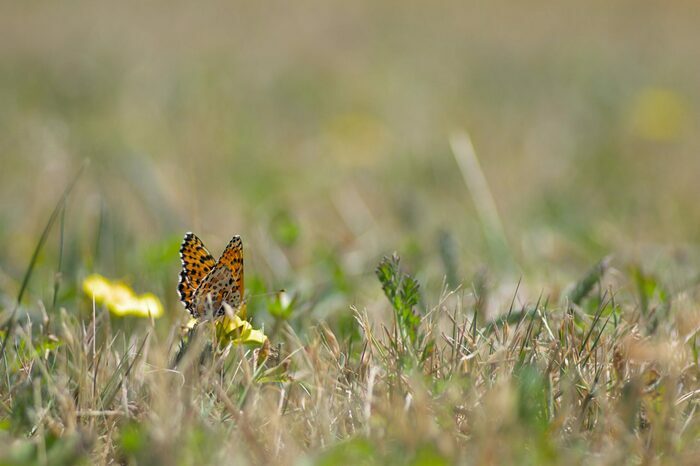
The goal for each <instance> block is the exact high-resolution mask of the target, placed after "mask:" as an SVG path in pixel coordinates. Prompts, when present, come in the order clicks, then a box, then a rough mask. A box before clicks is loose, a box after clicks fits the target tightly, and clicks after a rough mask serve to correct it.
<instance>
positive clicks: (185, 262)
mask: <svg viewBox="0 0 700 466" xmlns="http://www.w3.org/2000/svg"><path fill="white" fill-rule="evenodd" d="M180 259H181V260H182V271H181V272H180V280H179V282H178V284H177V292H178V294H179V295H180V301H182V304H184V305H185V308H187V310H188V311H190V312H192V313H193V314H194V312H193V307H192V304H193V302H192V299H193V297H194V294H195V291H196V290H197V288H198V287H199V285H200V284H201V283H202V281H203V280H204V278H205V277H206V276H207V274H209V272H211V270H212V269H213V268H214V267H215V265H216V261H215V260H214V258H213V257H212V255H211V254H209V251H207V248H205V247H204V244H203V243H202V240H200V239H199V238H198V237H197V235H195V234H194V233H187V234H186V235H185V239H184V240H183V241H182V245H181V246H180Z"/></svg>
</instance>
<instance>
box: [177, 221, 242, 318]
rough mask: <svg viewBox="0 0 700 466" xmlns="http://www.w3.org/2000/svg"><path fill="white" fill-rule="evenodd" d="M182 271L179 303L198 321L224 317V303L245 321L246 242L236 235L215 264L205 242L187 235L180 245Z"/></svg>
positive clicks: (189, 234) (193, 235)
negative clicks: (244, 274) (244, 256)
mask: <svg viewBox="0 0 700 466" xmlns="http://www.w3.org/2000/svg"><path fill="white" fill-rule="evenodd" d="M180 259H182V271H181V272H180V281H179V282H178V285H177V291H178V294H179V295H180V301H182V304H184V305H185V308H186V309H187V310H188V311H190V313H191V314H192V316H193V317H194V318H196V319H199V318H202V317H204V316H205V315H207V311H210V315H214V316H219V315H223V314H224V304H228V305H229V306H231V307H232V308H233V310H234V311H235V312H238V313H239V314H241V315H242V317H243V318H245V302H244V301H243V291H244V290H243V243H242V241H241V237H240V236H238V235H236V236H234V237H233V238H232V239H231V241H229V243H228V246H226V249H224V252H223V254H221V257H220V258H219V260H218V261H215V260H214V258H213V257H212V255H211V254H209V251H207V248H205V247H204V244H203V243H202V240H200V239H199V238H197V235H195V234H194V233H187V234H186V235H185V239H184V240H183V242H182V246H180Z"/></svg>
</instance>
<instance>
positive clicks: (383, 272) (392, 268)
mask: <svg viewBox="0 0 700 466" xmlns="http://www.w3.org/2000/svg"><path fill="white" fill-rule="evenodd" d="M400 262H401V259H400V258H399V256H398V255H397V254H396V253H394V254H392V255H391V257H384V258H383V259H382V260H381V262H379V265H378V266H377V269H376V274H377V277H378V278H379V282H380V283H381V284H382V289H383V290H384V294H385V295H386V297H387V299H388V300H389V302H390V303H391V307H392V308H393V309H394V316H395V317H396V324H397V326H398V328H399V331H400V332H401V336H402V338H403V339H404V340H405V339H406V338H408V340H410V342H411V343H412V344H415V343H416V342H417V340H418V330H419V325H420V321H421V319H420V316H419V315H418V312H417V311H416V306H417V304H418V302H419V301H420V292H419V290H418V282H417V281H416V279H415V278H413V277H412V276H411V275H409V274H408V273H405V272H402V271H401V268H400V266H399V263H400Z"/></svg>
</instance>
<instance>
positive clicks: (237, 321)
mask: <svg viewBox="0 0 700 466" xmlns="http://www.w3.org/2000/svg"><path fill="white" fill-rule="evenodd" d="M214 325H215V326H216V336H217V337H218V340H219V342H221V343H228V342H231V343H233V344H234V345H253V346H262V345H263V344H264V343H265V341H266V340H267V336H266V335H265V334H264V333H263V332H261V331H260V330H256V329H254V328H253V326H252V325H250V322H248V321H247V320H243V319H241V318H240V317H238V316H237V315H234V316H233V317H229V316H227V315H224V316H221V317H219V318H218V319H216V321H215V323H214Z"/></svg>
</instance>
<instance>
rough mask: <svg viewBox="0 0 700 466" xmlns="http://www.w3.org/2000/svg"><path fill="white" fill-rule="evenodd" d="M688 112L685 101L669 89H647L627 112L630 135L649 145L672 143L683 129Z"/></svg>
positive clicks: (637, 96)
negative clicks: (652, 143) (653, 142)
mask: <svg viewBox="0 0 700 466" xmlns="http://www.w3.org/2000/svg"><path fill="white" fill-rule="evenodd" d="M689 113H690V112H689V108H688V104H687V103H686V101H685V99H684V97H683V96H682V95H681V94H679V93H677V92H675V91H673V90H670V89H663V88H646V89H643V90H641V91H640V92H639V93H638V94H637V95H636V96H635V98H634V101H633V102H632V105H631V107H630V110H629V119H630V124H631V128H632V131H633V132H634V133H635V134H636V135H637V136H639V137H642V138H644V139H648V140H652V141H672V140H675V139H677V138H678V137H679V136H680V135H681V133H682V132H683V130H685V129H686V127H687V124H688V118H689Z"/></svg>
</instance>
